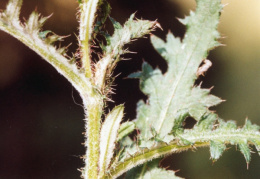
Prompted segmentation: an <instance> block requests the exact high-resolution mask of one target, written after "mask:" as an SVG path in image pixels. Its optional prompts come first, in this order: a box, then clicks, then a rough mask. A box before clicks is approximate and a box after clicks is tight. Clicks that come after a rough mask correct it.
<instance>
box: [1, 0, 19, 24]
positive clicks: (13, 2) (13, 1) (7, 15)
mask: <svg viewBox="0 0 260 179" xmlns="http://www.w3.org/2000/svg"><path fill="white" fill-rule="evenodd" d="M22 3H23V1H22V0H9V2H8V4H7V6H6V10H5V11H4V12H3V13H1V16H0V17H1V18H4V20H5V22H7V23H9V22H11V23H12V24H13V25H15V24H19V23H20V20H19V15H20V11H21V7H22Z"/></svg>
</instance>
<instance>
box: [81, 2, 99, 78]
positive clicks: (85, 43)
mask: <svg viewBox="0 0 260 179" xmlns="http://www.w3.org/2000/svg"><path fill="white" fill-rule="evenodd" d="M98 2H99V0H83V1H82V3H81V4H80V10H81V15H80V32H79V35H80V44H81V53H82V64H83V68H84V70H85V76H86V77H87V78H91V77H92V71H91V59H90V56H91V52H90V40H91V34H92V31H93V23H94V19H95V13H96V10H97V5H98Z"/></svg>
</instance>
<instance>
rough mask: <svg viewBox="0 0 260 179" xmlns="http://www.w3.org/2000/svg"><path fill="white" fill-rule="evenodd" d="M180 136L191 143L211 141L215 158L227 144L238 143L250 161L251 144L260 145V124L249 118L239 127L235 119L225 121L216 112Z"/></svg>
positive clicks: (212, 155) (213, 157) (212, 156)
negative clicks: (254, 123)
mask: <svg viewBox="0 0 260 179" xmlns="http://www.w3.org/2000/svg"><path fill="white" fill-rule="evenodd" d="M180 137H181V138H183V139H185V140H187V141H189V142H190V143H191V144H193V143H196V142H210V155H211V158H212V159H213V160H217V159H219V157H220V156H221V155H222V153H223V152H224V151H225V149H226V144H232V145H238V148H239V150H240V151H241V153H242V154H243V155H244V157H245V159H246V162H247V163H249V162H250V159H251V149H250V148H249V144H251V145H255V147H256V149H257V150H258V149H259V147H260V145H259V144H260V132H259V126H257V125H253V124H252V123H251V122H250V121H249V120H247V121H246V123H245V125H244V126H243V127H242V128H237V126H236V124H235V122H234V121H228V122H224V121H223V120H221V119H217V116H216V115H215V114H209V115H208V116H207V117H205V118H204V119H203V120H201V121H200V122H199V123H198V124H196V125H195V126H194V128H193V129H188V130H184V133H183V134H180ZM258 152H259V151H258ZM259 155H260V153H259Z"/></svg>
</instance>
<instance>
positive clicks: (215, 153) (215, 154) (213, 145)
mask: <svg viewBox="0 0 260 179" xmlns="http://www.w3.org/2000/svg"><path fill="white" fill-rule="evenodd" d="M225 149H226V145H225V144H224V143H222V142H218V141H210V157H211V158H212V159H213V160H218V159H219V157H220V156H221V155H222V153H223V152H224V150H225Z"/></svg>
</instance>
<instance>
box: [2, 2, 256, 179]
mask: <svg viewBox="0 0 260 179" xmlns="http://www.w3.org/2000/svg"><path fill="white" fill-rule="evenodd" d="M78 3H79V7H80V8H79V11H80V25H79V50H78V53H79V54H78V57H79V58H80V59H77V60H79V61H80V63H81V64H82V66H80V65H75V64H74V62H75V61H76V59H75V58H76V55H75V56H73V57H71V58H68V55H67V54H66V47H62V48H57V47H55V44H56V43H57V42H58V41H60V40H62V39H63V37H61V36H58V35H56V34H55V33H53V32H52V31H50V30H45V31H42V27H43V24H44V22H45V21H46V20H47V19H48V18H49V17H41V16H40V14H39V13H37V12H33V13H32V14H31V15H30V17H29V19H28V20H27V21H26V22H24V23H22V22H21V21H20V19H19V15H20V9H21V5H22V1H21V0H10V1H9V3H8V5H7V7H6V10H5V11H1V13H0V29H1V30H3V31H5V32H7V33H9V34H10V35H12V36H14V37H15V38H17V39H19V40H20V41H21V42H23V43H24V44H25V45H27V46H28V47H30V48H31V49H32V50H34V51H35V52H36V53H38V54H39V55H40V56H41V57H43V58H44V59H45V60H46V61H47V62H49V63H50V64H51V65H52V66H54V67H55V68H56V69H57V71H58V72H60V73H61V74H62V75H64V76H65V77H66V78H67V79H68V80H69V81H70V82H71V83H72V85H73V86H74V87H75V88H76V89H77V90H78V92H79V93H80V95H81V97H82V100H83V104H84V108H85V114H86V125H85V128H86V131H87V132H86V136H85V137H86V142H85V145H86V148H87V150H86V156H85V157H84V159H85V167H84V168H83V169H82V177H83V178H91V179H92V178H93V179H97V178H99V179H101V178H116V177H118V176H120V175H122V174H123V173H126V172H127V171H128V172H127V173H126V175H125V177H126V178H128V179H131V178H140V179H141V178H143V179H150V178H151V179H152V178H154V179H157V178H179V177H177V176H175V172H174V171H168V170H165V169H163V168H160V166H159V161H160V158H162V157H164V156H165V155H169V154H172V153H177V152H181V151H184V150H187V149H192V148H195V147H202V146H209V148H210V156H211V158H212V159H213V160H217V159H219V158H220V156H221V155H222V153H223V152H224V151H225V150H226V148H227V147H226V146H227V145H228V144H231V145H237V146H238V148H239V150H240V151H241V153H242V154H243V155H244V157H245V159H246V162H247V163H249V162H250V159H251V155H250V153H251V148H250V147H249V145H254V146H255V147H256V150H257V151H258V153H259V154H260V132H259V126H256V125H253V124H251V122H250V121H249V120H247V121H246V123H245V125H244V126H243V127H242V128H239V127H237V126H236V124H235V122H233V121H228V122H225V121H224V120H222V119H219V118H218V116H217V115H216V114H215V113H214V112H213V111H211V110H210V107H212V106H215V105H218V104H219V103H221V102H222V101H223V100H221V99H220V98H218V97H216V96H214V95H211V94H210V89H203V88H201V86H200V85H199V86H195V85H194V82H195V80H196V79H197V78H198V77H199V76H200V75H203V74H204V73H205V72H206V71H207V69H208V68H209V67H210V66H211V62H210V61H209V60H206V58H207V54H208V51H209V50H211V49H212V48H215V47H216V46H218V45H219V43H218V42H217V39H218V38H219V37H220V35H219V33H218V31H217V30H216V29H217V25H218V22H219V16H220V12H221V10H222V8H223V6H222V5H221V2H220V0H215V1H212V0H197V9H196V12H191V13H190V16H188V17H186V18H184V19H181V20H180V22H181V23H183V24H184V25H186V27H187V32H186V34H185V36H184V38H183V39H182V40H181V39H180V38H178V37H174V35H173V34H172V33H170V32H169V33H168V34H167V36H166V41H164V40H162V39H160V38H158V37H156V36H154V35H151V42H152V44H153V46H154V48H155V50H156V51H157V52H158V53H159V54H160V55H161V56H162V57H163V58H164V59H165V60H166V62H167V64H168V69H167V72H165V73H164V74H163V73H162V72H161V70H160V69H157V68H156V69H153V67H152V66H150V65H149V64H148V63H146V62H144V63H143V65H142V71H141V72H137V73H133V74H131V75H129V77H131V78H138V79H139V80H140V89H141V91H142V92H143V93H144V94H145V95H147V96H148V100H147V101H146V102H144V101H143V100H140V101H139V102H138V104H137V117H136V119H135V120H133V121H128V122H124V123H122V124H121V125H120V123H121V122H122V121H123V110H124V106H123V105H119V106H116V107H114V109H113V110H112V111H111V112H109V113H108V114H104V107H105V106H106V105H105V102H106V101H107V100H109V97H110V96H109V94H110V93H111V91H112V89H111V85H112V83H113V79H114V77H113V70H114V68H115V67H116V64H117V63H118V62H119V61H120V60H122V55H123V54H125V53H128V52H129V51H128V50H126V49H125V48H124V46H125V45H126V44H128V43H131V42H132V41H133V40H135V39H137V38H141V37H143V36H144V35H146V34H149V33H150V32H151V31H153V30H154V29H155V28H156V27H160V25H159V24H158V22H156V21H147V20H139V19H135V14H132V15H131V16H130V18H129V19H128V20H127V21H126V22H125V24H124V25H121V24H120V23H118V22H116V21H115V20H114V19H113V18H111V17H109V14H110V10H111V8H110V5H109V4H108V2H107V1H105V0H100V1H99V0H78ZM108 17H109V18H110V20H111V22H112V24H113V26H114V33H113V35H109V34H108V33H107V32H106V31H105V29H104V24H105V22H106V20H107V18H108ZM97 35H103V36H104V37H105V40H104V41H103V42H99V45H100V47H101V50H102V52H101V54H100V56H99V59H98V61H97V62H95V60H93V59H92V56H91V51H92V50H93V49H91V45H92V44H91V43H93V41H97V42H98V40H97V39H96V37H97ZM75 54H77V53H75ZM71 62H72V63H71ZM203 63H204V64H203ZM102 116H106V117H105V120H104V122H103V123H102ZM187 117H193V118H194V119H195V120H196V121H197V123H196V125H195V126H194V127H193V128H192V129H184V128H183V122H184V121H185V119H186V118H187ZM101 123H102V124H101ZM135 129H136V131H137V136H134V138H131V137H130V136H131V133H132V132H133V131H134V130H135ZM133 139H134V140H133ZM151 160H152V161H151Z"/></svg>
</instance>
